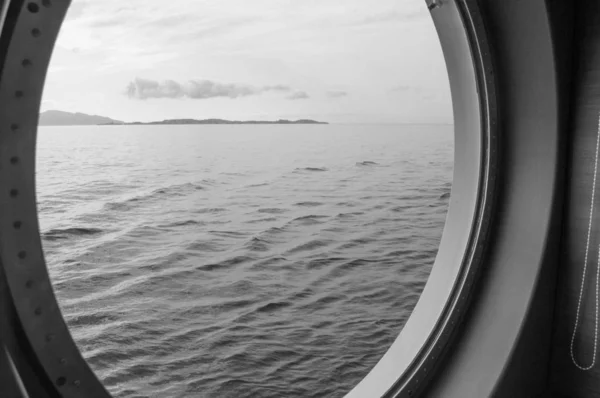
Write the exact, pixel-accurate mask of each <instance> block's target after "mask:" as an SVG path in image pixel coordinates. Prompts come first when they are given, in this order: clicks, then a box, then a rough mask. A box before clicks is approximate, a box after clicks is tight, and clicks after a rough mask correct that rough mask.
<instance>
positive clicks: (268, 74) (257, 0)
mask: <svg viewBox="0 0 600 398" xmlns="http://www.w3.org/2000/svg"><path fill="white" fill-rule="evenodd" d="M49 109H57V110H63V111H68V112H83V113H89V114H96V115H102V116H108V117H111V118H113V119H118V120H123V121H127V122H130V121H152V120H163V119H174V118H195V119H205V118H223V119H233V120H276V119H301V118H309V119H316V120H321V121H327V122H330V123H452V104H451V99H450V89H449V84H448V77H447V73H446V69H445V63H444V58H443V54H442V51H441V47H440V44H439V40H438V37H437V33H436V31H435V28H434V25H433V22H432V20H431V17H430V16H429V11H428V10H427V7H426V4H425V1H424V0H376V1H366V0H169V1H164V0H127V1H123V0H73V3H72V4H71V7H70V9H69V11H68V14H67V17H66V19H65V21H64V24H63V27H62V28H61V31H60V33H59V37H58V40H57V42H56V45H55V48H54V52H53V55H52V59H51V63H50V68H49V70H48V76H47V78H46V85H45V87H44V96H43V101H42V111H44V110H49Z"/></svg>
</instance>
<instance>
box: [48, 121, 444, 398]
mask: <svg viewBox="0 0 600 398" xmlns="http://www.w3.org/2000/svg"><path fill="white" fill-rule="evenodd" d="M452 170H453V126H451V125H342V124H329V125H178V126H173V125H171V126H168V125H165V126H160V125H151V126H72V127H40V128H39V130H38V144H37V201H38V211H39V218H40V225H41V236H42V242H43V247H44V252H45V255H46V261H47V265H48V269H49V272H50V275H51V279H52V282H53V286H54V291H55V294H56V296H57V298H58V300H59V304H60V307H61V310H62V313H63V315H64V317H65V319H66V321H67V324H68V325H69V328H70V330H71V333H72V336H73V338H74V339H75V341H76V342H77V344H78V346H79V348H80V350H81V352H82V353H83V356H84V357H85V358H86V360H87V361H88V363H89V364H90V366H91V368H92V369H93V370H94V372H95V373H96V374H97V376H98V378H99V379H100V380H101V381H102V382H103V383H104V385H105V386H106V388H107V389H108V390H109V391H110V392H111V394H112V395H113V396H114V397H119V398H125V397H131V398H133V397H137V398H139V397H207V398H213V397H216V398H229V397H231V398H234V397H235V398H244V397H248V398H250V397H252V398H260V397H265V398H266V397H334V398H335V397H343V396H344V395H345V394H346V393H348V392H349V391H350V390H351V389H352V387H353V386H354V385H356V384H357V383H358V382H359V381H360V380H361V379H362V378H363V377H364V376H365V375H366V374H367V373H368V372H369V371H370V370H371V368H372V367H373V366H374V365H375V364H376V363H377V361H378V360H379V359H380V358H381V356H382V355H383V354H384V353H385V351H386V350H387V349H388V348H389V346H390V345H391V344H392V342H393V341H394V340H395V339H396V337H397V336H398V334H399V333H400V331H401V330H402V327H403V325H404V324H405V323H406V321H407V319H408V318H409V316H410V313H411V311H412V309H413V307H414V306H415V304H416V302H417V300H418V298H419V295H420V293H421V291H422V290H423V288H424V286H425V283H426V281H427V277H428V275H429V272H430V269H431V267H432V264H433V262H434V259H435V256H436V252H437V248H438V244H439V241H440V238H441V235H442V230H443V226H444V222H445V218H446V210H447V206H448V198H449V195H450V189H451V184H452Z"/></svg>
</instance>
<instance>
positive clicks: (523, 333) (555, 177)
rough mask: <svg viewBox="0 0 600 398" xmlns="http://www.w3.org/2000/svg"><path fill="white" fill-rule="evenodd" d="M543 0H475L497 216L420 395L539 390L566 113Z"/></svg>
mask: <svg viewBox="0 0 600 398" xmlns="http://www.w3.org/2000/svg"><path fill="white" fill-rule="evenodd" d="M548 3H549V2H548V1H545V0H528V1H521V0H503V1H502V2H498V1H496V0H480V1H479V6H480V7H481V10H482V12H483V16H484V19H485V22H486V29H487V30H488V32H489V33H490V35H489V39H490V47H491V49H492V50H493V56H494V61H495V72H496V81H497V89H498V95H497V99H498V103H499V117H501V119H502V128H501V130H500V135H499V136H498V139H499V140H500V141H501V145H502V149H503V151H502V159H501V161H500V162H499V163H498V168H499V170H498V176H499V177H500V178H501V179H500V180H499V184H498V192H497V197H496V213H497V218H496V219H495V220H493V224H492V226H491V237H490V239H489V245H490V246H489V248H488V252H487V255H486V257H485V269H484V270H483V271H484V272H483V273H482V275H481V279H480V281H479V283H478V286H477V291H476V292H475V295H474V297H473V300H472V303H473V304H472V306H471V309H470V310H469V313H468V314H467V316H466V318H465V321H464V322H463V325H462V329H461V335H460V338H458V339H457V340H456V341H455V342H454V343H453V346H452V347H451V350H450V352H449V354H448V355H447V356H446V359H445V361H444V363H443V364H442V365H441V366H442V368H443V372H438V373H437V374H436V378H434V379H433V380H432V381H431V383H430V385H429V386H428V389H427V391H426V396H427V397H433V398H435V397H444V398H463V397H533V396H540V397H541V396H546V395H544V394H545V389H546V382H547V374H548V363H549V361H548V359H549V355H550V342H551V330H552V316H553V301H554V289H555V282H556V281H555V279H554V275H555V269H556V266H557V261H558V253H559V245H558V243H559V239H560V221H561V216H562V212H561V210H562V208H561V203H562V186H563V183H564V181H563V170H562V168H563V165H564V163H563V158H564V154H565V153H564V152H565V151H564V148H563V147H561V141H562V139H561V129H562V128H564V127H565V126H564V115H565V113H566V112H568V109H565V108H563V107H561V105H563V104H564V102H563V100H562V99H561V98H560V97H561V94H564V90H563V89H560V87H559V86H562V84H559V83H561V81H562V78H561V76H560V74H559V71H558V70H557V63H562V60H561V58H560V57H561V55H560V54H558V53H557V52H556V48H555V40H554V37H553V34H552V30H553V28H552V24H553V22H552V21H551V19H550V11H549V8H548ZM563 88H564V87H563Z"/></svg>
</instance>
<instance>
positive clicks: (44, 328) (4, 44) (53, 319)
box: [0, 0, 110, 398]
mask: <svg viewBox="0 0 600 398" xmlns="http://www.w3.org/2000/svg"><path fill="white" fill-rule="evenodd" d="M69 4H70V1H69V0H30V1H23V0H13V1H12V2H11V4H10V7H9V9H8V13H7V15H6V20H5V23H4V24H3V26H2V31H1V33H0V44H1V45H0V71H1V72H0V103H1V104H2V107H0V259H1V265H2V267H3V268H4V275H5V276H6V282H7V284H8V286H9V289H10V294H11V296H12V301H13V305H14V308H15V310H16V313H17V315H18V320H19V322H20V326H21V327H22V330H23V336H21V337H20V338H22V339H26V341H27V344H28V345H29V346H30V347H31V349H32V351H33V354H31V355H30V358H28V361H30V362H31V363H36V364H38V366H39V369H43V371H44V372H45V375H39V376H40V377H41V378H43V377H44V376H47V377H48V379H49V380H50V381H51V383H52V384H51V386H52V388H54V391H47V393H48V395H51V396H62V397H73V398H75V397H82V396H85V397H99V398H100V397H103V398H106V397H110V395H109V394H108V392H107V391H106V390H105V388H104V387H103V386H102V384H101V383H100V382H99V380H98V379H97V378H96V376H95V375H94V373H93V372H92V371H91V369H90V367H89V365H88V364H87V362H86V361H85V360H84V359H83V357H82V356H81V353H80V352H79V350H78V348H77V346H76V344H75V343H74V341H73V339H72V337H71V335H70V333H69V330H68V327H67V325H66V324H65V322H64V319H63V317H62V315H61V312H60V309H59V307H58V304H57V301H56V298H55V296H54V292H53V290H52V284H51V281H50V279H49V275H48V271H47V268H46V264H45V260H44V254H43V251H42V244H41V238H40V234H39V224H38V219H37V204H36V197H35V144H36V135H37V124H38V117H39V108H40V102H41V96H42V89H43V87H44V80H45V77H46V72H47V69H48V63H49V60H50V56H51V54H52V49H53V47H54V43H55V41H56V37H57V35H58V31H59V29H60V26H61V24H62V21H63V19H64V16H65V14H66V11H67V9H68V7H69ZM28 381H30V382H34V383H36V382H38V383H39V381H36V380H28Z"/></svg>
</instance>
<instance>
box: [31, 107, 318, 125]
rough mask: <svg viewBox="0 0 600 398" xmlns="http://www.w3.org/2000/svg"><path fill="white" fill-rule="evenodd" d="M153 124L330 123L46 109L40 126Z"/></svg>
mask: <svg viewBox="0 0 600 398" xmlns="http://www.w3.org/2000/svg"><path fill="white" fill-rule="evenodd" d="M151 124H328V123H327V122H318V121H316V120H310V119H300V120H284V119H279V120H276V121H262V120H248V121H237V120H224V119H201V120H198V119H167V120H162V121H157V122H123V121H121V120H115V119H111V118H109V117H105V116H98V115H88V114H85V113H79V112H77V113H71V112H63V111H54V110H52V111H45V112H42V113H40V119H39V125H40V126H93V125H99V126H121V125H151Z"/></svg>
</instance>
